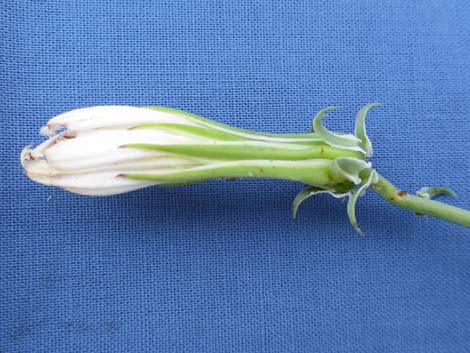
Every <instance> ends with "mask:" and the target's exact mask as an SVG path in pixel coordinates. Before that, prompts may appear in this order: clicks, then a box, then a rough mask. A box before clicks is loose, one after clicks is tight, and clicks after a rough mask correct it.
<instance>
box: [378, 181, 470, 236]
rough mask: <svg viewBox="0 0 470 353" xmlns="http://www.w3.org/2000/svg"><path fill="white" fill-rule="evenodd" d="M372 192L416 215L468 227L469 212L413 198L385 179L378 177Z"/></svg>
mask: <svg viewBox="0 0 470 353" xmlns="http://www.w3.org/2000/svg"><path fill="white" fill-rule="evenodd" d="M371 188H372V190H374V191H375V192H376V193H377V194H379V195H380V196H382V197H383V198H384V199H385V200H387V201H388V202H390V203H392V204H394V205H396V206H398V207H401V208H405V209H408V210H412V211H414V212H415V213H417V214H422V215H428V216H433V217H436V218H441V219H444V220H446V221H449V222H453V223H457V224H460V225H462V226H464V227H470V211H467V210H464V209H461V208H458V207H454V206H450V205H447V204H445V203H442V202H437V201H434V200H431V199H427V198H423V197H418V196H413V195H410V194H408V193H407V192H406V191H402V190H399V189H397V188H396V187H395V186H394V185H393V184H392V183H390V182H389V181H388V180H387V179H385V178H384V177H382V176H381V175H379V181H378V182H377V183H375V184H372V185H371Z"/></svg>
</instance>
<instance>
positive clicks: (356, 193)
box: [348, 170, 379, 235]
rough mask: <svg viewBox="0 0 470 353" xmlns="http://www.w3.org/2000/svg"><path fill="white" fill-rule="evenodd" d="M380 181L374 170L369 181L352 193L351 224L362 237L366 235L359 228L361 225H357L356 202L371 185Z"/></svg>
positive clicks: (349, 205)
mask: <svg viewBox="0 0 470 353" xmlns="http://www.w3.org/2000/svg"><path fill="white" fill-rule="evenodd" d="M378 181H379V176H378V174H377V172H376V171H375V170H372V171H371V173H370V175H369V177H368V178H367V181H366V182H365V183H364V184H363V185H362V186H361V187H360V188H358V189H356V190H353V191H352V192H351V196H350V197H349V201H348V216H349V221H350V222H351V224H352V226H353V227H354V229H355V230H356V232H358V233H359V234H360V235H364V233H363V232H362V230H361V228H359V225H358V224H357V220H356V202H357V199H358V198H359V197H360V196H362V195H364V193H365V192H366V190H367V189H368V188H369V187H370V185H371V184H374V183H376V182H378Z"/></svg>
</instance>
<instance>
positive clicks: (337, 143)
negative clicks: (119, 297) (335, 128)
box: [312, 106, 366, 154]
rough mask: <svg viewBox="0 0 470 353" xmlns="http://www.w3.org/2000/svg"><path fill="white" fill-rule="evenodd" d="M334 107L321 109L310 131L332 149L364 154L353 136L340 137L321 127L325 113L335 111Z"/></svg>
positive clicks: (358, 141) (357, 140)
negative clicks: (316, 134)
mask: <svg viewBox="0 0 470 353" xmlns="http://www.w3.org/2000/svg"><path fill="white" fill-rule="evenodd" d="M336 108H337V107H336V106H331V107H328V108H325V109H322V110H320V111H319V112H318V114H317V115H315V118H313V122H312V130H313V131H314V132H316V133H318V134H319V135H320V136H321V138H322V139H323V140H324V141H325V143H327V144H328V145H330V146H332V147H337V148H343V149H347V150H351V151H358V152H361V153H364V154H366V151H365V150H364V149H363V148H362V146H361V144H362V142H361V140H360V139H359V138H357V137H356V136H354V135H349V134H345V135H340V134H335V133H334V132H331V131H330V130H328V129H327V128H326V127H325V126H324V125H323V118H324V117H325V116H326V113H327V112H329V111H330V110H333V109H336Z"/></svg>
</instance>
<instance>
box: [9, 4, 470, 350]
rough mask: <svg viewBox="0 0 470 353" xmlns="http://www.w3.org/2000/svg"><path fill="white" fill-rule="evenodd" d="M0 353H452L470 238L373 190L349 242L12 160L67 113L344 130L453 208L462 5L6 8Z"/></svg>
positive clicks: (250, 199)
mask: <svg viewBox="0 0 470 353" xmlns="http://www.w3.org/2000/svg"><path fill="white" fill-rule="evenodd" d="M0 3H1V7H0V8H1V12H2V21H0V29H1V32H0V33H1V38H0V43H1V50H0V63H1V77H2V78H1V80H0V92H1V94H0V110H1V124H2V129H1V143H2V150H1V151H2V153H1V159H2V183H1V190H2V197H1V206H0V207H1V225H0V229H1V245H0V352H2V353H13V352H21V353H23V352H32V353H36V352H44V353H53V352H58V353H59V352H60V353H64V352H99V353H106V352H113V353H118V352H214V353H215V352H217V353H221V352H237V353H240V352H253V353H261V352H269V353H275V352H293V353H294V352H295V353H301V352H322V353H324V352H338V353H339V352H344V353H346V352H348V353H352V352H397V353H398V352H399V353H407V352H413V353H416V352H426V353H432V352H439V353H443V352H444V353H445V352H449V353H450V352H451V353H466V352H469V350H470V232H469V230H468V229H465V228H463V227H459V226H456V225H453V224H450V223H446V222H443V221H439V220H434V219H431V218H427V217H420V218H418V217H414V216H413V215H412V214H411V213H410V212H407V211H404V210H400V209H397V208H395V207H392V206H391V205H389V204H387V203H386V202H384V201H383V200H382V199H380V198H378V197H377V195H375V194H373V193H371V192H369V193H367V194H366V196H365V197H363V198H361V200H360V202H359V204H358V209H357V215H358V220H359V222H360V225H361V227H362V229H363V230H364V232H365V234H366V236H365V237H359V236H358V235H357V234H356V233H355V232H354V230H353V229H352V227H351V226H350V224H349V221H348V219H347V215H346V205H345V204H344V203H342V202H341V201H340V200H336V199H333V198H330V197H328V196H326V195H320V196H318V197H317V198H315V199H312V200H310V201H309V202H306V203H305V204H303V205H302V207H301V208H300V211H299V214H298V219H297V220H296V221H295V222H294V221H293V220H292V219H291V214H290V206H291V202H292V200H293V198H294V196H295V194H296V193H297V192H298V191H299V190H300V189H301V188H302V185H299V184H295V183H288V182H282V181H260V180H245V181H243V180H242V181H237V182H234V183H229V182H226V181H216V182H210V183H207V184H201V185H195V186H187V187H181V188H158V187H155V188H149V189H145V190H140V191H137V192H133V193H129V194H125V195H119V196H113V197H106V198H96V197H95V198H94V197H85V196H78V195H74V194H70V193H67V192H65V191H62V190H59V189H55V188H48V187H45V186H42V185H39V184H35V183H33V182H31V181H30V180H29V179H27V178H26V177H25V176H24V175H23V172H22V168H21V166H20V163H19V154H20V151H21V149H22V148H23V147H24V146H25V145H28V144H37V143H39V142H41V141H42V140H43V138H42V137H41V136H39V134H38V130H39V128H40V127H41V126H42V125H43V124H44V123H45V122H46V121H47V120H48V119H49V118H51V117H52V116H54V115H56V114H59V113H61V112H64V111H67V110H71V109H74V108H78V107H85V106H93V105H106V104H127V105H165V106H170V107H175V108H180V109H184V110H187V111H190V112H193V113H196V114H199V115H202V116H205V117H208V118H212V119H215V120H217V121H220V122H223V123H228V124H232V125H235V126H239V127H243V128H248V129H254V130H260V131H270V132H306V131H308V129H309V125H310V122H311V118H312V117H313V115H314V114H315V113H316V112H317V111H318V110H320V109H322V108H325V107H326V106H329V105H333V104H338V105H340V106H341V109H340V110H338V111H337V112H336V111H335V112H334V113H332V114H330V115H331V117H330V118H329V119H328V120H327V121H326V124H327V125H328V126H329V127H330V128H331V129H333V130H339V131H346V132H347V131H352V129H353V124H354V117H355V113H356V112H357V110H358V109H360V108H361V107H362V106H363V105H364V104H366V103H369V102H375V101H379V102H383V103H384V105H383V106H382V107H380V108H374V110H373V111H371V112H370V115H369V117H368V132H369V135H370V137H371V139H372V141H373V143H374V147H375V156H374V159H373V163H374V165H375V166H376V168H377V169H378V170H379V171H380V172H381V173H382V174H383V175H385V176H386V177H388V178H389V179H390V180H392V181H393V182H395V183H396V184H397V185H399V186H400V187H401V188H403V189H405V190H408V191H409V192H414V191H416V190H418V189H419V188H421V187H422V186H428V185H436V184H437V185H446V186H451V187H453V188H454V189H455V191H456V192H457V193H458V194H459V195H460V198H459V199H455V200H453V199H451V198H448V199H446V201H448V202H449V203H452V204H454V205H457V206H459V207H463V208H467V209H470V183H469V176H470V158H469V151H470V99H469V98H470V85H469V82H470V65H469V63H470V2H469V1H468V0H445V1H442V0H426V1H424V0H422V1H408V0H403V1H400V0H393V1H392V0H385V1H368V0H360V1H346V0H344V1H331V0H316V1H310V0H302V1H285V0H270V1H259V0H255V1H253V0H250V1H248V0H237V1H233V0H220V1H208V0H204V1H181V0H171V1H170V0H160V1H143V0H142V1H140V0H101V1H90V0H81V1H59V0H49V1H39V0H30V1H25V0H18V1H11V0H2V1H0Z"/></svg>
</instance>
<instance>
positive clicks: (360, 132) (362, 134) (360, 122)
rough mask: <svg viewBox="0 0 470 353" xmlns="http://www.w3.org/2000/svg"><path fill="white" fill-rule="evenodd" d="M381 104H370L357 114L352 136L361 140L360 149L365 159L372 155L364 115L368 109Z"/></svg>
mask: <svg viewBox="0 0 470 353" xmlns="http://www.w3.org/2000/svg"><path fill="white" fill-rule="evenodd" d="M380 105H382V104H381V103H370V104H367V105H366V106H365V107H363V108H362V109H361V110H359V112H358V113H357V117H356V128H355V130H354V134H355V135H356V137H357V138H359V139H360V140H361V147H362V149H363V150H364V151H365V152H366V156H367V157H371V156H372V153H373V149H372V143H371V142H370V140H369V137H368V136H367V132H366V115H367V112H368V111H369V109H370V108H373V107H378V106H380Z"/></svg>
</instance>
